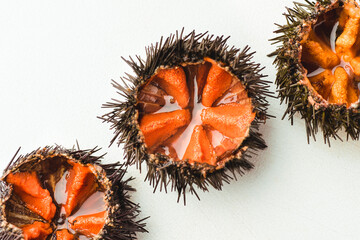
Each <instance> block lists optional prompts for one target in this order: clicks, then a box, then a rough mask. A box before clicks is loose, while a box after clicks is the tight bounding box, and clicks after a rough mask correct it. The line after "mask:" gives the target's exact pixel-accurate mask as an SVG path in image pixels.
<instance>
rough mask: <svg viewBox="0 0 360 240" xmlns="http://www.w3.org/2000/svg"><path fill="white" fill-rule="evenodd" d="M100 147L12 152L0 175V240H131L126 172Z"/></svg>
mask: <svg viewBox="0 0 360 240" xmlns="http://www.w3.org/2000/svg"><path fill="white" fill-rule="evenodd" d="M98 150H99V149H97V148H95V149H92V150H84V151H82V150H74V149H72V150H67V149H64V148H62V147H59V146H56V147H45V148H43V149H38V150H36V151H34V152H32V153H30V154H28V155H26V156H20V157H18V158H17V160H16V161H13V160H14V159H15V156H16V155H15V156H14V158H13V160H12V161H11V162H10V164H9V166H8V167H7V168H6V169H5V171H4V175H3V176H2V178H1V179H0V197H1V199H0V207H1V209H0V211H1V212H0V239H6V240H14V239H25V240H31V239H33V240H35V239H36V240H45V239H48V240H49V239H57V240H72V239H81V240H82V239H109V240H110V239H124V240H127V239H136V232H144V231H146V230H145V229H144V226H145V224H144V223H143V220H140V221H136V220H135V218H136V217H137V216H138V214H139V206H138V205H136V204H134V203H132V202H131V201H130V200H129V192H131V191H134V189H133V188H131V187H130V186H129V185H128V182H129V181H130V180H131V179H127V180H125V179H124V174H125V172H126V171H125V170H124V169H123V168H122V166H120V165H119V164H117V163H115V164H107V165H104V164H101V163H100V159H101V158H102V157H103V156H100V157H96V156H93V154H94V153H95V152H97V151H98Z"/></svg>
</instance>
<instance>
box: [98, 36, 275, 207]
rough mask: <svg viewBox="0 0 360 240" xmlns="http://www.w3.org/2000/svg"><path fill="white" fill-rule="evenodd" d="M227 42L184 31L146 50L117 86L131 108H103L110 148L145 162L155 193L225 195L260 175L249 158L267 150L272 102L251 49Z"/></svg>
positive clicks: (119, 105) (112, 105) (123, 104)
mask: <svg viewBox="0 0 360 240" xmlns="http://www.w3.org/2000/svg"><path fill="white" fill-rule="evenodd" d="M226 41H227V38H223V37H213V36H209V35H206V34H195V32H194V31H193V32H191V33H190V34H189V35H187V36H183V31H182V32H181V33H180V34H178V32H177V33H176V35H171V36H170V37H169V38H167V39H165V40H163V38H161V40H160V42H159V43H156V44H155V45H151V46H150V47H149V48H147V49H146V52H147V58H146V60H145V61H143V60H141V58H140V57H137V59H138V60H137V61H133V60H132V59H131V58H130V59H131V60H125V61H126V62H127V63H128V64H129V65H130V66H131V67H132V69H133V70H134V72H135V76H131V75H127V77H126V78H124V79H122V84H118V83H116V82H115V81H114V82H113V86H114V87H115V88H116V89H118V94H119V95H120V96H121V97H124V98H125V100H114V102H110V103H107V104H104V106H103V107H104V108H110V109H111V112H110V113H108V114H105V115H103V116H102V117H101V119H103V120H104V121H105V122H109V123H111V124H112V126H111V128H112V129H114V131H115V137H114V138H113V139H112V141H111V143H113V142H115V141H116V142H117V143H118V144H119V145H120V144H124V152H125V154H126V156H127V164H129V165H132V164H136V165H137V167H138V168H140V170H141V165H142V163H143V162H146V165H147V175H146V179H147V180H149V181H150V184H151V185H152V186H153V187H154V191H156V189H158V188H159V189H160V190H162V189H163V188H164V189H165V191H166V189H167V186H168V184H170V185H171V190H175V191H177V192H178V201H179V199H180V197H181V196H184V203H185V194H186V192H187V191H190V193H191V194H195V195H196V196H197V197H198V195H197V193H196V188H199V189H201V190H203V191H207V190H208V187H209V185H211V186H213V187H214V188H215V189H218V190H221V188H222V186H223V183H224V182H226V183H229V181H230V180H231V179H233V178H234V177H235V178H236V174H235V173H239V174H241V175H242V174H243V173H244V172H245V171H247V170H250V169H251V168H253V163H252V162H250V160H249V158H251V156H252V155H253V154H255V152H256V151H257V150H260V149H264V148H266V144H265V142H264V140H263V138H262V136H261V134H260V133H259V126H260V125H261V124H262V123H265V121H266V119H267V118H269V115H268V114H267V108H268V102H267V100H266V96H271V93H270V92H269V90H268V88H269V85H268V82H267V81H265V80H263V78H264V77H265V76H264V75H262V74H261V73H260V72H261V70H262V69H261V68H260V65H259V64H255V63H253V62H252V61H251V59H252V57H253V53H249V47H245V49H243V50H242V51H240V50H239V49H236V48H234V47H232V48H229V47H228V45H227V44H226Z"/></svg>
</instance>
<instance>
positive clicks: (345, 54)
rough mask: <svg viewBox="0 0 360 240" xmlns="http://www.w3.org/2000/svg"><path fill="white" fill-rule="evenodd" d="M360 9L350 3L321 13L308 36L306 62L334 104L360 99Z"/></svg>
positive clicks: (311, 78)
mask: <svg viewBox="0 0 360 240" xmlns="http://www.w3.org/2000/svg"><path fill="white" fill-rule="evenodd" d="M359 32H360V8H358V7H356V5H355V3H353V2H351V1H350V2H349V3H346V4H344V6H343V7H338V8H335V9H332V10H330V11H328V12H325V13H323V14H321V15H320V16H319V18H318V20H317V22H316V24H314V25H313V26H312V29H311V31H310V32H309V33H308V34H307V35H305V37H304V39H303V41H302V42H301V45H302V57H301V61H302V65H303V66H304V67H305V69H306V70H307V78H308V79H309V81H310V83H311V85H312V86H313V88H314V90H315V91H316V92H317V93H318V94H319V95H320V96H321V97H322V98H323V99H324V100H326V101H328V102H329V103H332V104H340V105H346V106H347V107H349V106H350V105H351V104H352V103H355V102H356V101H358V99H359V88H358V84H359V82H360V35H359Z"/></svg>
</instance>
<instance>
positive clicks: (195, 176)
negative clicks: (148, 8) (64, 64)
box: [100, 31, 271, 202]
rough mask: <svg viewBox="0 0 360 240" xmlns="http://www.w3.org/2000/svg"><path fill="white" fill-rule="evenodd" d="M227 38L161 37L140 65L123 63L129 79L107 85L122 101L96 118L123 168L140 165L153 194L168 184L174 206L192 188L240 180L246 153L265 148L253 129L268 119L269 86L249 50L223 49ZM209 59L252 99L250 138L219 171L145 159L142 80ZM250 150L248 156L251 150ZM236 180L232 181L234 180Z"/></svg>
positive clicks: (153, 156) (151, 156)
mask: <svg viewBox="0 0 360 240" xmlns="http://www.w3.org/2000/svg"><path fill="white" fill-rule="evenodd" d="M227 39H228V38H223V37H214V36H210V35H207V33H204V34H195V32H194V31H193V32H191V33H190V34H189V35H187V36H183V31H182V32H181V33H180V34H178V32H176V34H175V35H170V37H168V38H166V39H165V40H164V39H163V38H161V40H160V42H159V43H156V44H155V45H151V46H150V47H148V48H146V53H147V57H146V60H145V61H143V60H141V58H140V57H138V56H137V57H136V58H137V61H134V60H133V59H132V58H131V57H130V60H125V59H124V60H125V61H126V62H127V63H128V64H129V65H130V67H131V68H132V69H133V71H134V72H135V76H131V75H129V74H127V77H126V78H122V84H119V83H117V82H115V81H113V86H114V87H115V88H116V89H117V90H119V95H121V96H123V97H125V100H124V101H114V102H109V103H107V104H104V105H103V107H104V108H110V109H112V110H111V112H109V113H108V114H105V115H103V116H102V117H100V118H101V119H103V120H104V121H105V122H109V123H111V124H112V125H111V128H112V129H113V130H114V132H115V136H114V138H113V139H112V141H111V144H112V143H114V142H117V143H118V144H124V150H125V155H126V157H127V164H129V165H132V164H136V165H137V166H138V168H140V170H141V164H142V163H143V162H146V164H147V168H148V172H147V175H146V179H147V180H149V181H150V184H151V185H152V186H153V187H154V191H156V189H158V188H160V191H161V189H162V188H165V190H166V188H167V186H168V184H169V183H171V190H172V191H177V192H178V201H179V199H180V197H181V196H182V195H183V196H184V202H185V193H186V191H187V190H189V191H190V193H191V194H195V195H196V196H197V197H198V195H197V194H196V191H195V186H197V187H198V188H200V189H201V190H203V191H207V190H208V186H209V185H211V186H213V187H214V188H215V189H218V190H221V188H222V185H223V183H224V182H226V183H229V181H230V180H231V179H232V176H230V175H229V174H228V172H229V171H230V172H231V173H232V174H233V176H234V177H235V173H236V172H237V173H239V174H240V175H242V174H243V173H244V171H247V170H250V169H251V168H253V164H252V163H251V162H250V161H249V160H248V158H249V157H250V156H251V153H252V152H254V151H257V150H259V149H264V148H266V144H265V142H264V140H263V139H262V137H261V134H260V133H259V125H260V124H262V123H264V122H265V120H266V119H267V118H268V117H269V115H268V114H267V108H268V102H267V100H266V98H265V97H266V96H269V95H271V93H270V92H269V91H268V88H269V85H268V83H269V82H267V81H264V80H263V79H262V78H263V77H264V75H262V74H260V71H261V70H262V69H261V68H260V65H259V64H255V63H253V62H252V61H251V59H252V56H253V53H249V49H250V48H249V47H245V48H244V49H243V50H242V51H240V50H239V49H236V48H234V47H232V48H229V47H228V45H227V44H226V41H227ZM205 57H209V58H211V59H213V60H215V61H217V62H222V63H224V64H225V66H227V68H228V69H229V71H230V72H231V73H232V74H233V75H234V76H236V77H238V79H240V81H241V82H242V84H243V85H244V86H245V88H246V90H247V92H248V96H249V97H250V98H251V99H252V104H253V107H254V112H255V113H256V118H255V120H254V121H253V122H252V125H251V127H250V134H249V136H248V137H247V138H246V139H245V140H244V142H243V143H242V144H241V146H239V148H238V149H236V150H235V151H234V152H235V154H233V157H232V159H231V160H229V161H228V162H227V163H226V165H225V166H221V167H217V166H211V165H208V164H199V163H195V164H189V163H187V162H184V161H173V160H172V159H169V158H168V157H167V156H165V155H162V154H148V152H147V149H146V146H145V143H144V137H143V136H142V134H141V132H140V130H139V123H138V114H139V112H138V110H137V109H136V107H135V105H136V103H137V97H136V96H137V93H138V91H139V88H140V87H141V86H143V84H144V83H145V82H147V80H148V79H150V78H151V76H153V75H154V74H155V72H156V70H157V69H158V68H160V67H165V68H171V67H175V66H180V65H182V64H189V63H190V64H191V63H198V62H202V61H203V59H204V58H205ZM252 150H254V151H252ZM235 178H236V177H235Z"/></svg>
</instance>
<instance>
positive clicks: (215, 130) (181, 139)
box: [137, 57, 255, 166]
mask: <svg viewBox="0 0 360 240" xmlns="http://www.w3.org/2000/svg"><path fill="white" fill-rule="evenodd" d="M137 109H138V110H139V118H138V122H139V126H140V130H141V133H142V134H143V136H144V141H145V144H146V146H147V148H148V151H149V152H150V153H152V154H156V153H161V154H164V155H167V156H169V157H170V158H171V159H173V160H174V161H187V162H189V163H191V164H193V163H207V164H209V165H212V166H216V165H218V164H222V163H223V161H224V160H225V159H226V158H227V156H228V155H231V154H232V151H234V150H235V149H237V148H238V147H239V146H240V145H241V143H242V142H243V140H244V139H245V138H246V137H247V136H248V135H249V129H250V126H251V123H252V121H253V120H254V119H255V112H254V110H253V106H252V102H251V99H250V98H249V97H248V94H247V92H246V90H245V87H244V86H243V84H242V83H241V82H240V80H239V79H238V78H237V77H236V76H234V75H233V74H231V73H230V71H228V68H226V67H225V66H224V65H223V64H222V63H221V62H217V61H214V60H212V59H210V58H208V57H206V58H204V60H203V61H201V62H198V63H184V64H182V65H181V66H176V67H172V68H163V67H160V68H159V69H158V70H157V71H156V72H155V74H154V75H153V76H152V77H151V78H150V79H149V80H148V81H146V84H145V85H144V86H142V87H141V88H140V90H139V92H138V94H137Z"/></svg>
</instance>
